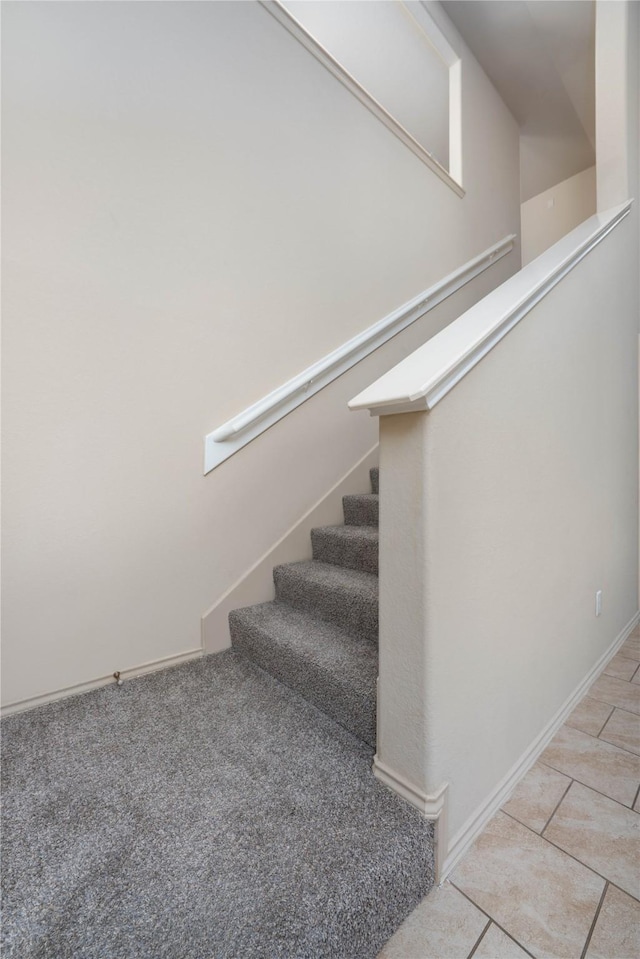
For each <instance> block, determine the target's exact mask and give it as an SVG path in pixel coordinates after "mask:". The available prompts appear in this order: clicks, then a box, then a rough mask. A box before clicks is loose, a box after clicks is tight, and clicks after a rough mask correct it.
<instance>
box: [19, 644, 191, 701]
mask: <svg viewBox="0 0 640 959" xmlns="http://www.w3.org/2000/svg"><path fill="white" fill-rule="evenodd" d="M202 654H203V650H202V648H200V649H189V650H187V652H186V653H176V654H175V655H174V656H164V657H163V658H162V659H153V660H151V661H150V662H148V663H142V664H141V665H139V666H132V667H131V668H130V669H122V670H120V678H121V679H124V680H126V679H135V677H136V676H144V675H146V674H147V673H155V672H156V671H157V670H159V669H168V668H169V667H170V666H178V665H179V664H180V663H186V662H188V661H189V660H190V659H197V658H198V657H199V656H202ZM114 672H115V670H114ZM111 684H114V685H115V679H114V678H113V673H111V674H110V675H109V676H100V677H99V678H98V679H91V680H89V681H88V682H86V683H77V684H76V685H75V686H67V687H65V688H64V689H57V690H56V691H55V692H53V693H45V694H44V695H42V696H32V697H31V698H30V699H21V700H19V701H18V702H15V703H8V704H7V705H6V706H3V707H2V709H1V710H0V715H2V716H10V715H11V714H12V713H22V712H24V711H25V710H26V709H34V708H35V707H36V706H46V704H47V703H53V702H56V700H58V699H67V698H68V697H69V696H79V695H80V694H82V693H88V692H91V690H92V689H99V688H100V687H101V686H109V685H111Z"/></svg>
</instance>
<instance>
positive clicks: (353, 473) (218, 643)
mask: <svg viewBox="0 0 640 959" xmlns="http://www.w3.org/2000/svg"><path fill="white" fill-rule="evenodd" d="M377 463H378V444H377V443H376V445H375V446H373V447H372V448H371V449H370V450H369V451H368V452H367V453H365V455H364V456H363V457H362V458H361V459H360V460H358V462H357V463H356V464H355V466H352V467H351V469H350V470H349V471H348V472H347V473H345V474H344V476H342V477H341V478H340V479H339V480H338V482H337V483H335V485H334V486H332V487H331V489H330V490H329V491H328V492H327V493H325V494H324V496H322V497H321V498H320V499H319V500H317V501H316V502H315V503H314V504H313V506H312V507H311V509H309V510H307V512H306V513H305V514H304V515H303V516H301V517H300V519H298V520H296V522H295V523H294V524H293V526H291V527H290V528H289V529H288V530H287V532H286V533H285V534H284V536H281V537H280V539H279V540H278V541H277V542H276V543H274V545H273V546H271V547H269V549H268V550H267V551H266V553H263V555H262V556H261V557H260V559H259V560H257V561H256V562H255V563H254V564H253V566H251V567H250V568H249V569H248V570H247V571H246V573H243V574H242V576H240V578H239V579H237V580H236V581H235V583H234V584H233V586H230V587H229V589H228V590H227V591H226V592H225V593H224V594H223V595H222V596H221V597H220V599H217V600H216V602H215V603H214V604H213V605H212V606H210V607H209V609H208V610H207V611H206V612H205V613H203V614H202V621H201V628H202V648H203V649H204V650H205V651H206V652H207V653H218V652H221V651H222V650H223V649H228V647H229V646H230V645H231V636H230V634H229V613H230V612H231V610H232V609H239V608H240V607H242V606H253V605H254V604H256V603H267V602H269V600H271V599H273V598H274V596H275V591H274V586H273V567H274V566H278V565H279V564H280V563H292V562H296V561H297V560H304V559H311V530H312V529H313V527H314V526H333V525H337V524H340V523H342V522H343V516H342V497H343V496H344V495H345V494H346V493H362V492H364V491H365V490H366V489H367V488H368V487H367V486H366V485H365V484H368V482H369V469H370V468H371V467H372V466H376V465H377Z"/></svg>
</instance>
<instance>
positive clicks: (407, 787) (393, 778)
mask: <svg viewBox="0 0 640 959" xmlns="http://www.w3.org/2000/svg"><path fill="white" fill-rule="evenodd" d="M373 775H374V776H375V777H376V779H379V780H380V782H381V783H384V785H385V786H387V787H388V788H389V789H391V790H392V791H393V792H395V793H397V794H398V795H399V796H402V798H403V799H405V800H406V801H407V802H408V803H410V804H411V805H412V806H415V808H416V809H417V810H419V812H421V813H422V815H423V816H424V818H425V819H429V820H430V821H431V822H433V828H434V837H433V838H434V847H435V849H434V853H435V855H434V859H435V863H434V865H435V876H436V882H438V883H439V882H440V881H441V880H440V875H441V873H442V870H443V868H444V859H445V854H446V851H447V847H446V841H447V798H448V793H449V783H442V785H441V786H440V788H439V789H437V790H436V791H435V792H434V793H425V792H424V791H423V790H422V789H420V788H419V787H418V786H416V785H415V783H412V782H409V780H408V779H406V778H405V777H404V776H401V775H400V774H399V773H397V772H394V770H393V769H391V768H390V767H389V766H387V765H386V764H385V763H383V762H382V761H381V760H380V759H378V755H377V753H376V755H375V756H374V757H373Z"/></svg>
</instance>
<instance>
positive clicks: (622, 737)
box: [600, 709, 640, 756]
mask: <svg viewBox="0 0 640 959" xmlns="http://www.w3.org/2000/svg"><path fill="white" fill-rule="evenodd" d="M600 739H604V741H605V742H607V743H613V745H614V746H620V747H622V749H628V750H630V751H631V752H632V753H636V755H638V756H640V716H636V714H635V713H628V712H626V710H624V709H614V711H613V713H612V714H611V719H609V721H608V722H607V724H606V726H605V727H604V729H603V730H602V732H601V733H600Z"/></svg>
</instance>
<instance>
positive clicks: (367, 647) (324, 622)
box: [229, 468, 379, 746]
mask: <svg viewBox="0 0 640 959" xmlns="http://www.w3.org/2000/svg"><path fill="white" fill-rule="evenodd" d="M378 488H379V472H378V469H377V468H376V469H372V470H371V489H372V492H371V493H362V494H359V495H349V496H344V497H343V499H342V506H343V514H344V519H345V524H344V525H343V526H324V527H319V528H317V529H313V530H311V544H312V548H313V559H312V560H310V561H305V562H301V563H285V564H283V565H282V566H276V568H275V569H274V571H273V579H274V584H275V593H276V598H275V600H274V601H273V602H271V603H261V604H259V605H258V606H247V607H245V608H244V609H236V610H234V611H233V612H232V613H231V614H230V616H229V627H230V631H231V642H232V645H233V648H234V649H235V650H237V651H238V652H240V653H242V654H243V655H244V656H246V657H247V658H248V659H251V660H252V661H253V662H255V663H256V664H257V665H258V666H260V667H262V668H263V669H265V670H267V672H269V673H271V675H272V676H275V677H276V679H279V680H280V681H281V682H283V683H286V684H287V685H288V686H290V687H291V688H292V689H295V690H296V691H297V692H299V693H300V694H301V695H302V696H304V697H305V698H306V699H308V700H309V702H310V703H313V705H314V706H317V707H318V708H319V709H322V710H324V712H326V713H327V715H328V716H330V717H331V718H332V719H334V720H335V721H336V722H338V723H340V724H341V725H342V726H344V727H345V729H348V730H349V731H350V732H352V733H355V735H356V736H359V737H360V738H361V739H363V740H364V741H365V742H366V743H368V744H369V745H371V746H375V743H376V677H377V675H378V500H379V496H378Z"/></svg>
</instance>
